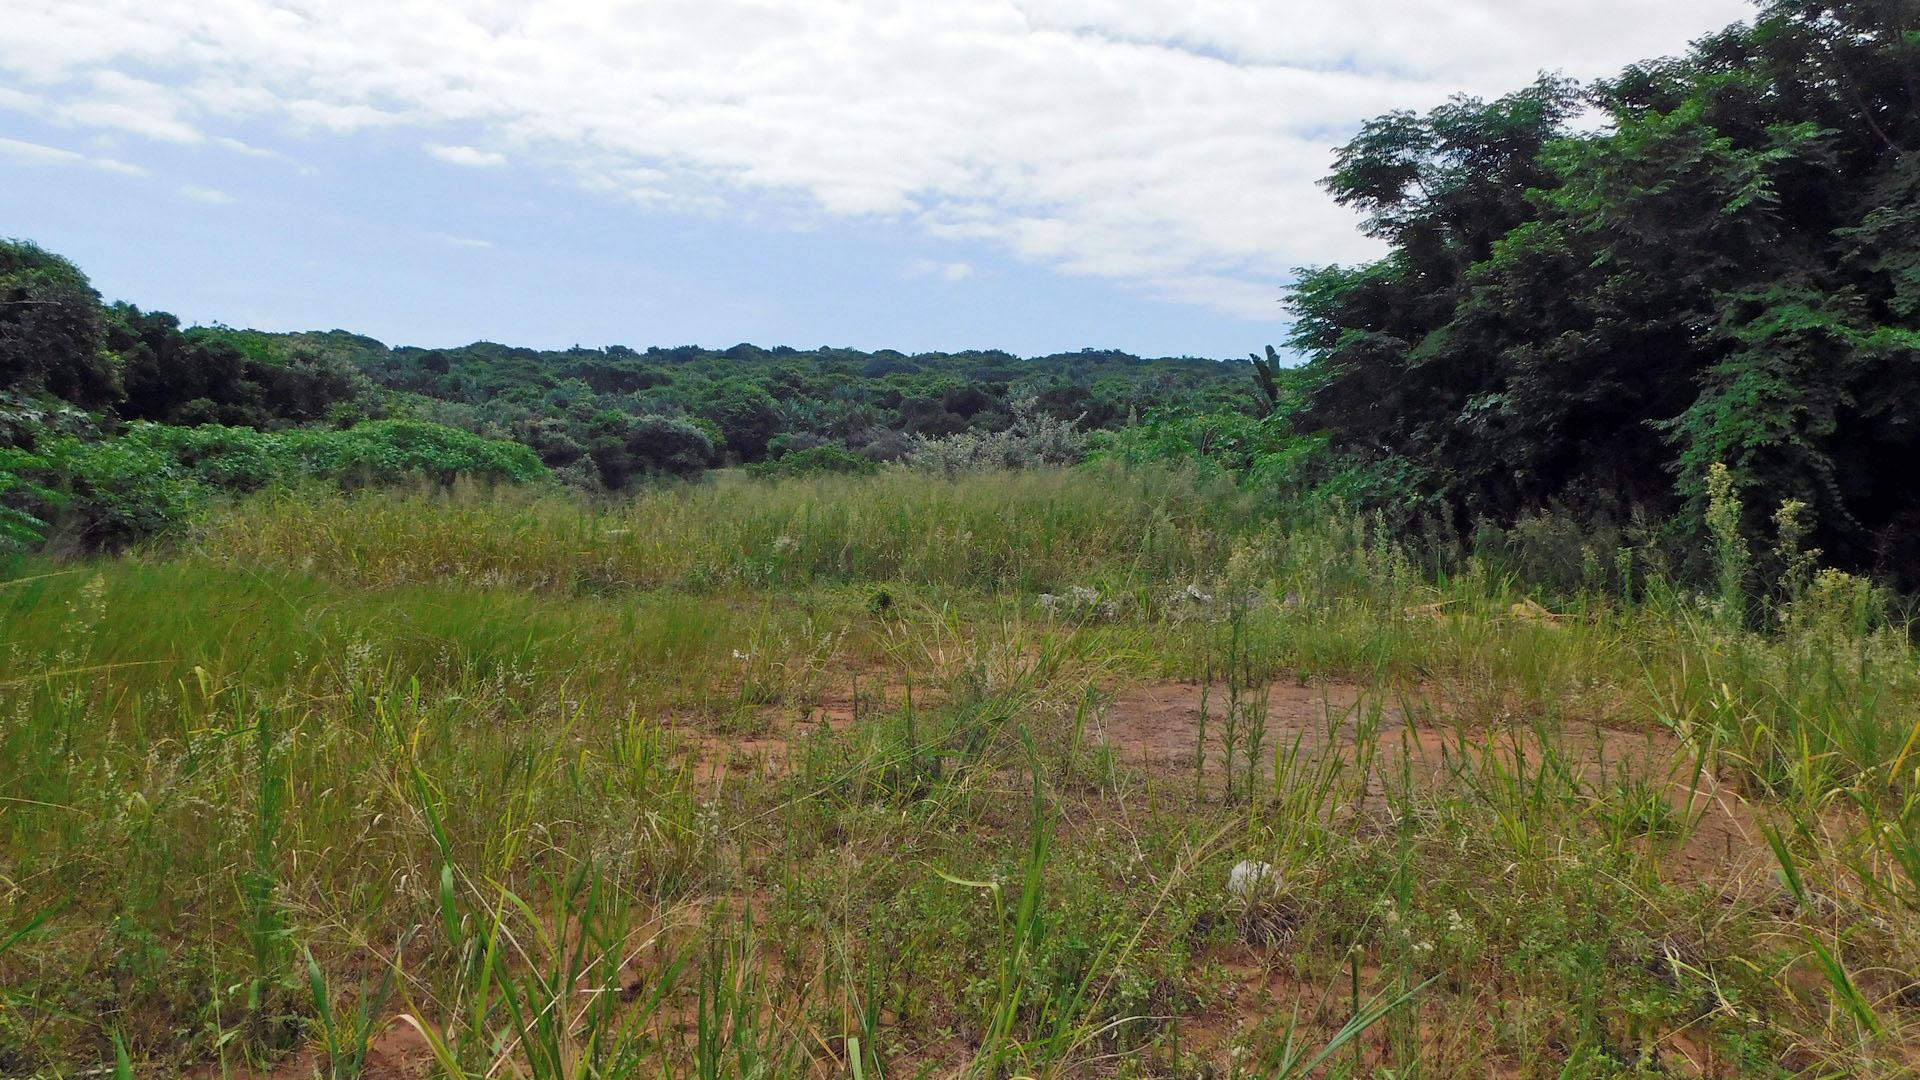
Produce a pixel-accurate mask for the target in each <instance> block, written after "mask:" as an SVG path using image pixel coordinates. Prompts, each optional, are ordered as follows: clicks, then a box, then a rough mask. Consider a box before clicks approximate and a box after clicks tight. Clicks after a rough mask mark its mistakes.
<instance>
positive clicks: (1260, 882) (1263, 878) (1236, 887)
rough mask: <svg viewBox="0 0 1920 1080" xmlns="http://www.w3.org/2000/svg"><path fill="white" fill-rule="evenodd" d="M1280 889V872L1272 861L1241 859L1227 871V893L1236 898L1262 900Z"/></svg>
mask: <svg viewBox="0 0 1920 1080" xmlns="http://www.w3.org/2000/svg"><path fill="white" fill-rule="evenodd" d="M1279 891H1280V872H1279V871H1278V870H1275V869H1274V868H1273V864H1272V863H1265V862H1261V861H1259V860H1258V859H1242V860H1241V861H1239V862H1237V863H1234V864H1233V869H1232V870H1230V871H1228V872H1227V895H1229V896H1231V897H1233V898H1234V899H1236V900H1264V899H1266V898H1267V897H1269V896H1272V895H1273V894H1275V893H1277V892H1279Z"/></svg>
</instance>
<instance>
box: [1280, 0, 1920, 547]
mask: <svg viewBox="0 0 1920 1080" xmlns="http://www.w3.org/2000/svg"><path fill="white" fill-rule="evenodd" d="M1582 104H1587V105H1591V106H1596V107H1598V108H1600V109H1602V110H1604V112H1605V115H1606V117H1607V118H1608V119H1609V121H1610V122H1609V123H1607V124H1605V125H1604V126H1603V127H1602V128H1601V129H1600V130H1597V131H1590V132H1587V133H1576V132H1573V131H1571V130H1570V129H1569V123H1570V121H1571V119H1572V118H1573V116H1574V115H1575V114H1576V111H1577V110H1578V108H1579V107H1580V106H1581V105H1582ZM1917 151H1920V3H1916V2H1914V0H1856V2H1842V3H1815V2H1811V0H1777V2H1773V3H1769V4H1766V5H1765V6H1763V7H1762V9H1761V10H1760V13H1759V15H1758V17H1757V18H1756V19H1755V20H1754V22H1753V23H1752V24H1751V25H1737V26H1734V27H1731V28H1729V29H1727V30H1725V31H1723V32H1721V33H1718V34H1715V35H1713V36H1710V37H1708V38H1705V39H1703V40H1702V41H1700V42H1698V43H1696V44H1695V46H1694V47H1693V49H1692V50H1691V51H1690V52H1689V53H1688V54H1687V55H1686V56H1684V57H1682V58H1679V59H1673V60H1665V61H1659V62H1652V63H1646V64H1641V65H1636V66H1634V67H1632V68H1629V69H1628V70H1627V71H1625V72H1623V73H1622V74H1621V75H1620V76H1618V77H1617V78H1614V79H1610V80H1607V81H1604V82H1601V83H1599V84H1597V85H1595V86H1593V87H1590V88H1587V89H1586V90H1584V91H1576V89H1575V88H1574V87H1572V86H1571V85H1570V84H1568V83H1566V82H1564V81H1561V80H1557V79H1543V80H1541V81H1540V82H1538V83H1536V84H1535V85H1534V86H1532V87H1529V88H1527V89H1525V90H1522V91H1520V92H1518V93H1515V94H1512V95H1509V96H1507V97H1505V98H1502V99H1500V100H1498V101H1494V102H1482V101H1478V100H1474V99H1469V98H1461V99H1457V100H1455V101H1453V102H1450V103H1449V104H1447V105H1445V106H1443V107H1441V108H1439V109H1436V110H1434V111H1432V112H1430V113H1427V114H1426V115H1424V116H1419V115H1414V114H1411V113H1396V114H1392V115H1389V116H1386V117H1382V118H1381V119H1379V120H1376V121H1374V122H1372V123H1370V124H1368V125H1366V126H1365V127H1364V128H1363V129H1362V131H1361V132H1360V134H1359V136H1358V137H1356V138H1355V139H1354V140H1353V141H1352V142H1351V143H1349V144H1348V145H1347V146H1346V147H1345V148H1344V149H1342V150H1341V151H1340V153H1339V155H1338V156H1337V158H1336V168H1335V171H1334V173H1333V174H1332V176H1330V177H1329V178H1328V180H1327V182H1326V183H1327V186H1328V188H1329V189H1330V190H1331V191H1332V192H1333V194H1334V196H1335V198H1337V199H1339V200H1340V201H1341V202H1343V203H1346V204H1348V205H1351V206H1354V207H1355V208H1357V209H1359V210H1360V211H1362V212H1363V214H1365V216H1366V217H1365V220H1366V226H1367V228H1368V230H1369V231H1371V232H1372V233H1374V234H1375V235H1377V236H1380V237H1382V238H1383V239H1385V240H1387V241H1388V243H1389V244H1390V245H1391V250H1390V252H1389V254H1388V255H1387V256H1386V257H1385V258H1383V259H1381V260H1380V261H1378V262H1376V263H1373V264H1370V265H1367V266H1361V267H1351V268H1350V267H1324V268H1319V269H1315V270H1311V271H1308V272H1307V273H1306V274H1305V275H1304V276H1303V278H1302V280H1301V282H1300V284H1299V286H1298V287H1297V288H1296V290H1295V291H1294V293H1293V294H1292V297H1291V304H1292V306H1293V309H1294V311H1295V313H1296V314H1297V316H1298V319H1299V321H1298V324H1297V326H1296V328H1295V331H1294V334H1293V339H1292V340H1293V344H1294V345H1295V346H1296V347H1298V348H1300V349H1302V350H1303V351H1304V352H1305V353H1306V354H1307V355H1308V356H1309V358H1310V365H1309V376H1308V379H1307V382H1308V386H1309V401H1308V404H1307V408H1306V410H1305V414H1304V415H1305V419H1306V421H1307V422H1308V423H1309V424H1312V425H1314V426H1316V427H1318V428H1319V429H1321V430H1324V431H1325V432H1326V433H1327V434H1328V435H1329V436H1330V437H1331V441H1332V444H1333V446H1334V447H1335V448H1336V449H1337V450H1339V451H1341V452H1344V453H1346V454H1348V455H1350V456H1352V457H1355V458H1358V459H1361V460H1362V461H1365V462H1368V463H1371V464H1372V465H1374V466H1375V467H1376V468H1380V469H1381V470H1383V471H1387V472H1391V473H1392V474H1394V475H1400V476H1412V477H1414V478H1415V485H1416V486H1417V487H1418V489H1419V490H1420V492H1421V493H1422V494H1424V495H1426V496H1429V497H1431V498H1433V499H1437V500H1439V501H1440V502H1441V503H1443V504H1444V505H1446V506H1447V507H1450V508H1451V509H1452V510H1453V512H1454V513H1455V514H1456V515H1457V516H1458V517H1459V519H1460V520H1461V521H1462V522H1463V523H1464V521H1465V520H1467V519H1469V518H1472V517H1475V516H1482V515H1484V516H1489V517H1493V518H1512V517H1514V516H1516V515H1518V514H1520V513H1522V512H1524V511H1526V510H1528V509H1531V508H1534V507H1537V506H1540V505H1542V504H1544V503H1547V502H1550V501H1560V502H1564V503H1569V504H1572V505H1575V506H1576V507H1580V508H1583V509H1586V510H1589V511H1594V510H1600V509H1605V508H1608V505H1609V504H1611V505H1612V506H1616V507H1617V506H1619V505H1621V504H1637V505H1642V506H1646V507H1648V508H1651V509H1654V510H1656V511H1661V512H1668V513H1672V512H1675V511H1681V510H1693V511H1695V512H1696V513H1697V510H1698V509H1699V503H1700V501H1701V499H1702V498H1703V488H1702V478H1703V477H1704V475H1705V473H1706V470H1707V468H1708V467H1709V466H1710V465H1711V464H1713V463H1714V462H1724V463H1725V464H1726V465H1727V466H1728V467H1729V468H1731V469H1732V470H1733V472H1734V474H1735V476H1736V477H1737V479H1738V481H1739V483H1740V485H1741V487H1742V489H1743V491H1744V493H1745V494H1746V496H1747V504H1748V506H1749V507H1750V509H1751V510H1752V512H1753V514H1754V517H1755V521H1756V522H1758V520H1759V519H1760V518H1761V517H1762V516H1763V515H1764V514H1766V513H1768V512H1770V511H1771V509H1772V508H1773V507H1774V506H1776V505H1778V504H1779V503H1780V502H1782V501H1783V500H1786V499H1799V500H1801V501H1804V502H1806V503H1807V504H1809V505H1810V506H1811V507H1812V508H1813V509H1814V512H1815V515H1816V517H1817V521H1818V524H1819V533H1818V537H1819V540H1820V542H1821V543H1823V544H1824V545H1825V546H1826V548H1827V549H1828V554H1829V555H1830V556H1833V557H1835V558H1838V559H1840V560H1842V561H1844V562H1847V563H1849V564H1851V565H1861V566H1878V567H1880V568H1882V569H1886V570H1889V571H1892V572H1895V573H1897V574H1899V575H1901V576H1902V577H1905V578H1907V579H1908V580H1910V581H1912V580H1920V551H1916V550H1915V549H1914V548H1913V547H1912V545H1913V543H1914V541H1913V540H1911V539H1910V537H1912V536H1913V535H1914V534H1915V526H1917V525H1920V499H1916V498H1915V497H1914V496H1913V495H1912V491H1913V488H1912V487H1911V484H1910V482H1909V481H1908V479H1907V477H1906V476H1905V470H1906V468H1907V467H1908V466H1906V465H1905V464H1904V463H1906V462H1910V461H1912V460H1914V459H1915V457H1916V455H1920V393H1916V391H1920V153H1917ZM1677 520H1681V521H1686V520H1689V518H1688V517H1687V516H1685V515H1680V516H1678V517H1677Z"/></svg>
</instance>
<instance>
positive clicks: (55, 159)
mask: <svg viewBox="0 0 1920 1080" xmlns="http://www.w3.org/2000/svg"><path fill="white" fill-rule="evenodd" d="M0 157H4V158H6V159H7V160H9V161H13V162H17V163H19V164H22V165H85V166H88V167H90V168H95V169H99V170H101V171H102V172H113V173H119V174H121V175H122V176H145V175H147V170H145V169H143V168H141V167H140V166H138V165H130V164H128V163H127V162H124V161H120V160H117V159H115V158H110V157H96V156H94V155H92V154H82V153H79V152H77V151H74V150H63V149H61V148H60V147H57V146H43V145H41V144H40V143H32V142H22V141H21V140H19V139H8V138H0Z"/></svg>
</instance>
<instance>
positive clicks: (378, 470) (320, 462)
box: [277, 420, 548, 484]
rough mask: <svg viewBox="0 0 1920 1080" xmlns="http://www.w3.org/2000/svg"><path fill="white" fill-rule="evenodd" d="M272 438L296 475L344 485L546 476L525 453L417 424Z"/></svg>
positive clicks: (515, 446)
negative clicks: (294, 461)
mask: <svg viewBox="0 0 1920 1080" xmlns="http://www.w3.org/2000/svg"><path fill="white" fill-rule="evenodd" d="M277 438H280V439H284V440H285V441H286V443H287V445H288V447H289V448H290V450H291V452H292V453H293V454H294V455H295V456H296V457H297V458H298V460H299V462H300V470H301V472H303V473H305V474H307V475H311V476H321V477H326V478H329V479H334V480H340V481H343V482H359V483H369V484H391V483H394V482H396V481H400V480H404V479H407V478H409V477H415V476H425V477H428V478H431V479H433V480H436V481H438V482H439V483H441V484H452V483H453V481H454V479H455V478H456V477H461V476H467V477H472V478H474V479H478V480H487V481H509V482H513V483H530V482H532V481H535V480H542V479H545V478H546V477H547V475H548V474H547V467H546V466H545V465H542V464H541V463H540V458H539V455H537V454H535V453H534V452H533V450H532V449H531V448H530V447H527V446H523V445H521V444H520V443H515V442H508V441H506V440H504V439H484V438H481V437H480V436H478V435H474V434H470V433H468V432H465V431H456V430H455V429H453V428H450V427H444V426H442V425H439V424H429V423H424V422H422V421H418V420H375V421H373V422H372V423H367V424H361V425H359V426H357V427H351V428H348V429H347V430H345V431H321V430H302V431H290V432H287V433H285V434H284V435H280V436H277Z"/></svg>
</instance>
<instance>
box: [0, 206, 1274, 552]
mask: <svg viewBox="0 0 1920 1080" xmlns="http://www.w3.org/2000/svg"><path fill="white" fill-rule="evenodd" d="M1239 379H1240V376H1239V373H1237V372H1235V371H1232V370H1230V369H1227V368H1224V367H1223V366H1222V365H1220V364H1218V363H1215V362H1213V361H1210V360H1196V359H1166V360H1142V359H1140V358H1138V357H1134V356H1129V355H1127V354H1125V353H1118V352H1112V351H1099V350H1091V349H1089V350H1083V351H1081V352H1077V353H1066V354H1060V355H1056V356H1045V357H1037V358H1034V359H1024V360H1023V359H1020V358H1018V357H1015V356H1012V355H1010V354H1007V353H1002V352H969V353H955V354H946V353H932V354H922V355H916V356H907V355H904V354H901V353H897V352H890V351H882V352H878V353H865V352H859V351H856V350H851V349H817V350H811V351H801V350H796V349H791V348H786V347H780V348H774V349H760V348H756V347H754V346H752V345H738V346H735V347H733V348H731V349H727V350H724V351H713V350H706V349H700V348H695V347H690V346H689V347H684V348H675V349H663V348H652V349H648V350H647V351H646V352H644V353H641V352H636V351H634V350H632V349H628V348H624V347H620V346H614V347H611V348H607V349H582V348H574V349H570V350H566V351H564V352H540V351H536V350H532V349H516V348H509V347H507V346H503V345H494V344H491V343H485V342H482V343H477V344H473V345H469V346H465V347H462V348H455V349H417V348H396V349H389V348H387V347H386V346H384V345H382V344H380V343H379V342H376V341H373V340H371V339H369V338H365V337H361V336H358V335H354V334H349V333H345V332H343V331H333V332H330V333H302V334H268V333H262V332H258V331H251V330H235V329H231V328H228V327H223V326H213V327H194V328H190V329H182V328H181V326H180V324H179V321H178V320H177V319H175V318H174V317H173V316H171V315H169V314H167V313H165V312H143V311H141V310H140V309H139V308H136V307H134V306H132V305H130V304H125V303H117V304H112V305H107V304H103V303H102V302H101V300H100V298H99V296H98V295H97V294H96V293H95V291H94V290H93V288H92V286H91V285H90V284H89V282H88V281H87V279H86V276H85V275H84V274H83V273H82V272H81V271H80V270H79V268H77V267H75V266H74V265H73V264H72V263H70V262H69V261H67V260H65V259H63V258H61V257H59V256H58V255H54V254H52V253H50V252H47V251H45V250H43V249H41V248H39V247H38V246H36V245H34V244H32V243H28V242H21V241H13V242H0V529H4V530H6V531H5V533H4V534H0V538H4V537H11V538H12V539H14V540H15V541H16V542H22V543H27V542H31V541H33V540H34V539H36V538H38V537H39V536H40V535H41V532H42V530H43V529H44V528H45V527H46V526H47V524H48V522H49V521H53V522H55V523H56V525H57V528H56V530H55V531H56V533H57V534H58V535H60V536H61V537H63V538H65V539H68V540H72V541H77V542H79V543H81V544H84V545H86V546H93V547H98V546H102V545H110V544H114V543H120V542H125V541H127V540H131V539H137V538H139V537H142V536H146V535H152V534H154V533H156V532H159V531H162V530H163V529H165V528H168V527H171V526H173V525H176V524H178V523H179V522H180V520H181V519H182V515H183V513H184V511H185V509H186V508H187V507H189V506H193V505H199V504H201V503H204V501H205V498H204V497H205V496H206V495H208V494H210V493H214V492H219V491H226V492H232V493H244V492H247V491H251V490H254V489H257V488H259V487H262V486H266V485H269V484H282V483H287V482H290V481H295V480H298V479H300V478H303V477H316V476H317V477H324V478H329V479H339V480H344V481H348V482H360V483H364V482H390V481H393V480H396V479H399V478H401V477H402V476H403V475H409V474H421V475H427V476H430V477H433V478H435V479H438V480H441V481H443V482H444V481H449V480H451V479H452V478H453V477H455V476H459V475H471V476H478V477H482V478H490V479H511V480H515V481H527V480H532V479H536V478H539V477H542V476H546V475H548V474H549V473H550V474H552V476H553V477H554V478H555V479H556V480H558V481H561V482H565V483H568V484H571V485H573V486H577V487H580V488H582V489H585V490H588V491H597V492H624V491H628V490H631V489H632V488H633V487H634V486H635V485H636V484H637V483H639V482H642V481H644V480H647V479H649V478H655V477H691V476H697V475H699V474H700V473H702V472H705V471H706V470H708V469H710V468H713V467H715V466H719V465H723V464H727V463H739V464H749V465H755V466H763V467H764V469H763V471H767V472H772V473H795V472H811V471H821V470H826V471H863V470H868V469H871V468H872V467H874V466H875V465H876V464H879V463H883V462H892V461H897V460H900V459H902V458H905V457H908V456H910V455H912V454H913V453H915V452H916V451H917V450H920V449H924V448H925V447H926V446H927V445H928V444H929V443H930V442H933V441H937V440H940V439H943V438H955V437H965V438H962V439H961V440H960V443H956V444H955V446H960V445H965V446H967V447H971V448H973V453H974V454H975V456H983V455H987V454H989V452H990V451H991V449H992V448H993V447H994V446H995V445H1004V444H1006V443H1007V441H1008V438H1009V433H1012V436H1011V437H1012V439H1013V441H1014V442H1016V443H1018V442H1020V436H1019V433H1020V432H1021V431H1022V430H1023V429H1032V428H1036V427H1038V428H1044V429H1046V430H1047V431H1049V432H1053V433H1058V432H1059V431H1060V430H1061V429H1063V428H1064V427H1067V426H1071V427H1073V428H1075V429H1076V430H1079V431H1090V430H1097V429H1101V428H1107V427H1115V426H1119V425H1123V424H1125V423H1126V422H1128V421H1129V420H1130V419H1131V418H1133V417H1136V416H1137V415H1138V414H1139V413H1140V412H1142V411H1145V410H1149V409H1154V408H1166V407H1177V408H1182V409H1191V410H1199V411H1207V410H1212V409H1218V408H1233V407H1234V406H1235V405H1236V404H1237V403H1238V402H1239V400H1240V399H1241V398H1242V397H1243V396H1244V395H1243V393H1242V392H1241V386H1240V381H1239ZM294 429H311V430H310V432H309V433H307V434H299V435H296V434H293V433H292V432H293V431H294ZM323 431H333V432H336V433H338V434H334V435H325V434H322V433H321V432H323ZM348 432H350V433H351V435H350V436H348V435H347V434H345V433H348ZM509 444H519V445H518V448H513V447H511V446H510V445H509ZM1077 446H1078V444H1077V443H1076V444H1075V447H1076V449H1074V450H1073V451H1072V452H1071V453H1070V454H1067V455H1066V456H1071V457H1074V458H1077V457H1078V456H1079V453H1080V451H1079V450H1078V449H1077ZM953 449H954V448H953V447H949V448H948V450H949V453H947V454H946V455H945V457H944V458H943V460H947V461H951V460H953V459H954V454H953V453H952V452H951V451H952V450H953ZM963 456H964V455H963ZM1054 456H1055V457H1058V456H1060V455H1058V454H1056V455H1054Z"/></svg>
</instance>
